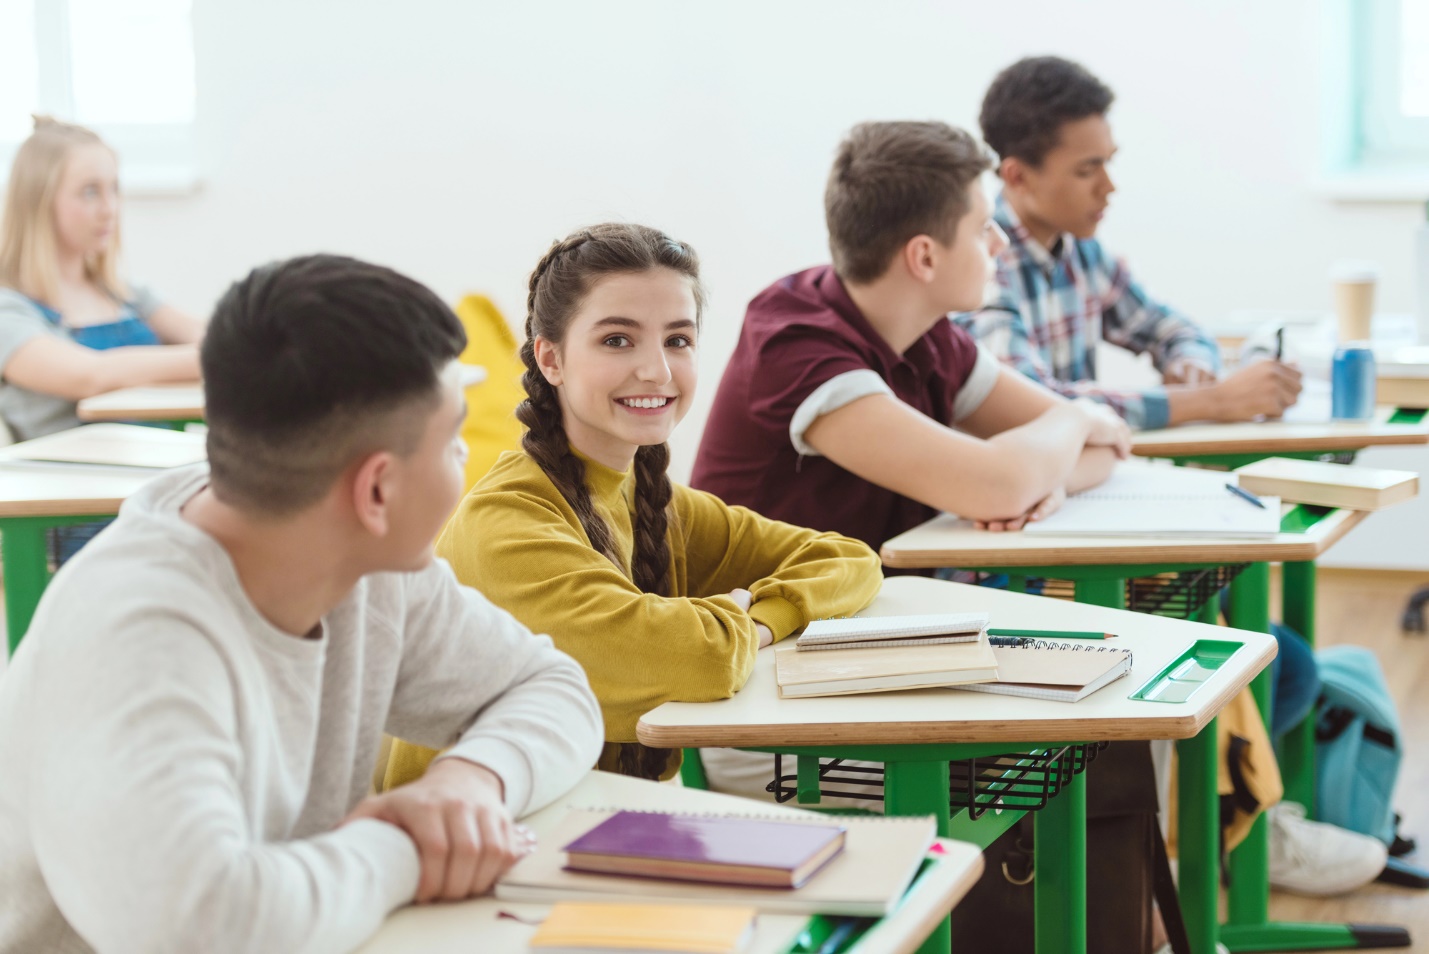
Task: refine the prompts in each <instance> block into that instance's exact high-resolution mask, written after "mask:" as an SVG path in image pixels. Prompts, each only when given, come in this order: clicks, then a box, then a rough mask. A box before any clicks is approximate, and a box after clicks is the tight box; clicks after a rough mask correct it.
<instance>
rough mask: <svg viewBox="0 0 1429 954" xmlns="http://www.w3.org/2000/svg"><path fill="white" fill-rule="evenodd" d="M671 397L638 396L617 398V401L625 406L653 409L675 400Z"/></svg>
mask: <svg viewBox="0 0 1429 954" xmlns="http://www.w3.org/2000/svg"><path fill="white" fill-rule="evenodd" d="M673 400H674V398H671V397H637V398H616V399H615V402H616V403H617V404H621V405H623V406H625V407H636V408H642V409H645V410H651V409H654V408H657V407H664V406H665V405H667V404H669V403H670V402H671V401H673Z"/></svg>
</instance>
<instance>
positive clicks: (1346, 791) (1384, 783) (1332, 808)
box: [1315, 646, 1404, 845]
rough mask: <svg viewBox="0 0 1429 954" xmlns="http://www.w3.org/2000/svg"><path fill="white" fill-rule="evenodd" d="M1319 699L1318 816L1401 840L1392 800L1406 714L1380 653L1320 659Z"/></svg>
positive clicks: (1349, 651) (1338, 649)
mask: <svg viewBox="0 0 1429 954" xmlns="http://www.w3.org/2000/svg"><path fill="white" fill-rule="evenodd" d="M1315 661H1316V662H1317V663H1318V664H1319V669H1320V682H1321V683H1322V687H1321V690H1320V699H1319V701H1318V702H1317V703H1316V704H1315V817H1316V818H1317V819H1319V820H1320V821H1325V822H1329V823H1330V824H1332V825H1338V826H1340V827H1341V828H1348V829H1349V830H1350V831H1358V832H1363V833H1364V834H1366V835H1373V836H1374V837H1375V838H1378V839H1380V840H1381V841H1383V842H1384V843H1385V844H1386V845H1390V844H1393V842H1394V840H1395V823H1396V819H1395V816H1394V808H1393V806H1392V805H1391V804H1390V797H1391V796H1392V795H1393V793H1394V782H1395V779H1397V778H1398V776H1399V763H1400V760H1401V758H1402V757H1403V755H1404V749H1403V745H1402V742H1401V738H1400V733H1399V715H1398V713H1396V712H1395V709H1394V699H1393V698H1392V697H1391V696H1390V694H1389V687H1388V686H1387V685H1385V681H1384V672H1383V670H1381V669H1380V666H1379V660H1377V659H1376V658H1375V655H1374V653H1372V652H1370V651H1369V650H1368V649H1365V648H1363V647H1360V646H1332V647H1330V648H1328V649H1322V650H1320V651H1319V652H1317V653H1315Z"/></svg>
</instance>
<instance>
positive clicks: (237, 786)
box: [0, 466, 601, 954]
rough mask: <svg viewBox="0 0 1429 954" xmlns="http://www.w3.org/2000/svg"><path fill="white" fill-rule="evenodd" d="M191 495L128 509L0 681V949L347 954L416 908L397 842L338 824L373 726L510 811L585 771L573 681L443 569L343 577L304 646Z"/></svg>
mask: <svg viewBox="0 0 1429 954" xmlns="http://www.w3.org/2000/svg"><path fill="white" fill-rule="evenodd" d="M206 480H207V472H206V468H204V467H202V466H201V467H198V468H192V469H186V470H184V471H183V472H180V473H177V474H173V475H169V476H165V477H162V478H160V479H158V480H156V481H154V482H153V483H151V484H149V485H148V486H146V487H144V488H143V489H142V490H141V491H140V492H139V493H138V494H136V495H135V496H134V497H133V498H131V499H130V500H129V501H128V502H126V503H125V505H124V507H123V508H122V510H121V512H120V515H119V519H118V521H117V522H116V523H115V524H114V526H112V527H111V528H109V529H107V530H105V531H104V532H103V533H102V534H101V535H100V536H99V537H98V538H97V539H96V540H95V541H94V542H93V543H92V544H90V545H89V546H88V547H86V548H85V549H84V550H83V551H82V552H81V553H80V554H79V556H77V557H76V558H75V559H74V560H72V561H71V562H70V563H69V564H68V565H66V566H65V568H64V569H63V570H62V571H61V572H60V573H59V574H58V575H57V576H56V577H55V579H54V581H53V582H52V584H51V585H50V588H49V590H48V591H47V592H46V594H45V597H44V600H43V602H42V603H41V606H40V609H39V612H38V613H37V614H36V616H35V620H34V624H33V626H32V627H31V629H30V631H29V633H28V634H27V636H26V637H25V641H24V643H23V644H22V646H21V648H20V650H19V651H18V652H17V653H16V655H15V658H14V659H13V661H12V663H11V666H10V668H9V671H8V672H7V673H6V674H5V676H4V678H3V680H0V951H4V952H11V951H16V952H18V951H23V952H26V954H39V952H45V954H49V952H56V954H58V952H64V954H68V952H71V951H73V952H82V951H89V950H91V949H95V950H99V951H102V952H106V954H107V952H110V951H114V952H128V951H133V952H145V954H155V952H166V951H173V952H185V954H190V952H200V951H202V952H205V954H222V952H230V951H232V952H239V951H251V952H255V954H256V952H261V954H278V952H320V951H346V950H350V949H351V948H353V947H355V946H356V945H358V944H360V943H361V942H362V941H363V940H364V939H366V938H367V936H368V935H370V934H371V933H372V932H373V931H374V930H375V929H376V928H377V927H378V925H379V924H381V922H382V920H383V918H384V917H385V916H386V915H387V914H388V912H390V911H391V910H392V909H393V908H396V907H398V906H400V905H402V904H404V903H406V902H408V901H410V900H411V899H412V897H413V895H414V894H415V893H416V886H417V879H418V860H417V852H416V848H415V846H414V845H413V843H412V841H411V840H410V839H409V838H408V836H407V835H406V834H405V833H404V832H403V831H401V830H400V829H398V828H396V827H394V826H392V825H389V824H386V823H385V822H379V821H375V820H370V819H367V820H362V821H357V822H354V823H352V824H349V825H345V826H343V827H342V828H335V827H334V826H335V825H336V824H337V823H338V822H339V821H340V820H341V819H342V818H343V817H344V816H345V815H346V814H347V812H348V810H349V809H351V808H352V806H353V805H354V804H356V803H357V802H358V801H359V800H360V799H361V798H362V797H363V796H364V795H365V794H366V793H367V787H368V780H369V778H370V777H371V773H372V769H373V766H374V762H375V759H376V753H377V748H378V743H379V740H380V737H381V734H382V732H383V731H384V730H385V731H387V732H390V733H392V734H393V735H396V736H400V737H401V738H404V739H409V740H411V741H413V742H418V743H420V744H423V745H427V746H432V747H437V748H439V747H444V746H450V745H453V744H455V748H454V749H453V750H452V753H451V755H460V756H461V757H463V758H466V759H470V760H471V761H474V762H479V763H481V764H482V765H485V766H487V767H489V768H490V769H492V770H493V771H494V772H496V773H497V774H498V775H500V776H501V779H502V781H503V782H504V783H505V787H506V802H507V805H508V806H509V808H510V809H511V811H512V812H513V813H514V814H517V815H520V814H525V813H527V812H531V811H534V810H536V809H538V808H541V807H542V806H544V805H546V804H548V803H550V802H552V801H554V800H555V799H556V798H558V797H560V796H561V795H562V794H564V793H565V792H566V791H567V790H568V789H569V788H570V787H571V786H572V785H574V784H575V782H576V781H577V780H579V779H580V778H581V777H582V776H583V775H584V774H585V773H586V772H587V771H589V769H590V768H591V767H592V765H593V764H594V763H595V760H596V757H597V755H598V753H599V752H600V747H601V720H600V710H599V708H598V706H597V704H596V701H595V698H594V696H593V695H592V694H591V691H590V687H589V686H588V684H587V683H586V679H585V675H584V673H583V672H582V671H581V669H580V667H579V666H577V665H576V663H575V662H574V661H573V660H572V659H570V657H568V656H566V655H565V654H564V653H561V652H559V651H557V650H556V649H555V648H554V647H553V646H552V645H551V641H550V640H549V639H547V638H546V637H545V636H533V635H531V633H530V632H529V631H528V630H527V629H526V628H525V627H523V626H522V625H521V624H520V623H518V622H517V621H516V620H515V619H513V618H512V617H511V616H510V615H509V614H508V613H506V612H504V611H503V610H500V609H497V608H496V607H494V606H492V605H491V603H489V602H488V601H487V600H486V599H485V598H484V597H482V596H481V594H479V593H477V592H476V591H475V590H472V589H469V588H467V587H463V586H461V585H460V584H458V583H457V582H456V579H455V578H454V577H453V576H452V573H451V570H450V568H449V567H448V566H447V565H446V563H444V562H441V561H437V562H436V563H434V564H433V565H432V566H429V567H428V568H426V569H425V570H422V571H420V572H417V573H409V574H395V573H386V574H373V575H371V576H368V577H366V578H364V579H363V580H362V581H361V582H360V583H359V584H358V585H357V587H356V588H355V589H354V590H353V591H352V593H351V594H350V595H349V596H348V597H347V598H346V599H345V600H343V602H342V603H341V604H339V605H338V606H337V607H336V608H335V609H333V611H332V612H331V613H329V614H328V615H327V616H326V617H325V618H324V619H323V623H322V627H323V632H322V634H321V637H320V638H318V639H298V638H295V637H293V636H290V635H287V634H285V633H283V632H281V631H279V630H278V629H276V628H275V627H273V626H272V625H271V624H269V623H268V622H267V621H266V620H265V619H264V618H263V617H262V616H261V615H260V614H259V613H258V611H257V610H256V609H255V608H254V606H253V604H252V603H251V602H250V601H249V600H248V598H247V596H246V595H245V593H244V592H243V589H242V587H241V586H240V584H239V581H238V577H237V575H236V573H235V570H234V567H233V564H232V562H231V561H230V560H229V558H228V554H227V552H226V551H225V550H224V549H223V548H222V547H221V546H220V545H219V544H218V543H217V542H216V541H215V540H214V539H213V538H212V537H210V536H208V535H207V534H205V533H204V532H203V531H201V530H199V529H198V528H196V527H194V526H192V525H191V524H189V523H187V522H185V521H184V520H183V519H182V518H181V517H180V516H179V507H180V506H181V505H182V504H183V503H184V502H185V501H187V500H188V499H189V498H190V497H192V496H193V495H194V494H195V493H197V492H198V490H199V489H200V488H201V487H202V486H203V485H204V483H205V481H206ZM451 755H449V756H447V757H451Z"/></svg>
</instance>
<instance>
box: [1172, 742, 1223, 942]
mask: <svg viewBox="0 0 1429 954" xmlns="http://www.w3.org/2000/svg"><path fill="white" fill-rule="evenodd" d="M1176 754H1177V756H1178V760H1179V765H1178V768H1177V775H1176V811H1177V823H1176V825H1177V827H1176V844H1177V846H1178V851H1179V853H1180V856H1181V861H1180V874H1179V879H1178V880H1179V885H1178V891H1177V894H1178V895H1179V896H1180V899H1181V913H1182V915H1183V916H1184V917H1185V919H1186V934H1187V935H1188V937H1189V938H1190V941H1191V951H1192V954H1215V949H1216V936H1217V924H1216V922H1217V920H1218V919H1219V914H1218V913H1217V911H1216V904H1217V900H1218V898H1219V890H1220V889H1219V885H1218V884H1217V874H1218V872H1217V864H1216V859H1217V858H1218V857H1219V855H1220V822H1219V819H1217V817H1216V807H1217V805H1219V804H1220V799H1219V798H1218V797H1217V795H1216V722H1215V720H1214V719H1212V720H1211V721H1210V722H1209V723H1208V724H1207V725H1206V727H1205V728H1204V729H1202V730H1201V731H1200V733H1199V734H1198V735H1196V736H1195V737H1193V738H1190V739H1183V740H1182V741H1180V742H1177V743H1176Z"/></svg>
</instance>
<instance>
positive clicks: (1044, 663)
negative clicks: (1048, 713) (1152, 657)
mask: <svg viewBox="0 0 1429 954" xmlns="http://www.w3.org/2000/svg"><path fill="white" fill-rule="evenodd" d="M992 654H993V655H994V656H995V657H996V658H997V678H996V680H995V681H993V682H980V683H975V684H972V685H963V686H954V687H953V688H955V689H972V690H975V691H977V692H996V693H999V694H1001V695H1004V696H1026V697H1028V698H1029V699H1050V700H1052V701H1053V702H1080V701H1081V700H1083V699H1085V698H1086V697H1087V696H1089V695H1091V694H1092V693H1094V692H1096V691H1097V690H1098V689H1100V688H1102V687H1103V686H1106V685H1108V684H1110V683H1113V682H1115V681H1116V680H1118V679H1120V678H1121V677H1122V676H1125V675H1126V674H1127V673H1129V672H1131V650H1129V649H1117V648H1116V647H1114V646H1096V645H1092V644H1089V643H1064V642H1056V641H1053V640H1047V639H1022V640H1019V641H1018V643H1017V645H1014V646H994V647H992Z"/></svg>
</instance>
